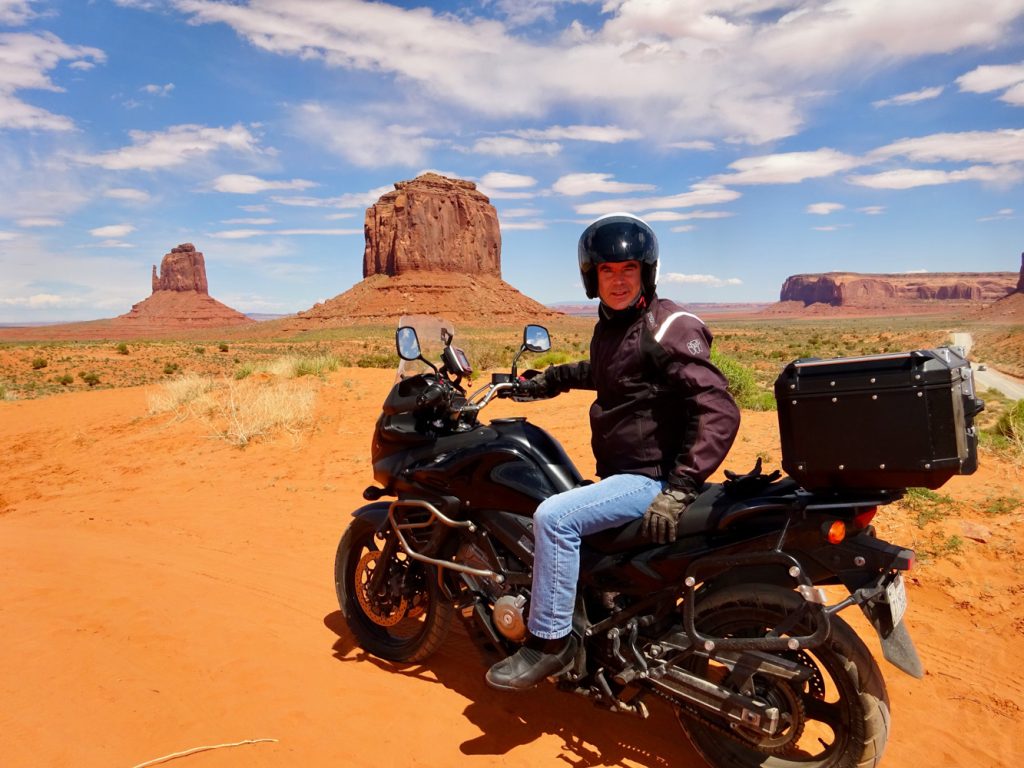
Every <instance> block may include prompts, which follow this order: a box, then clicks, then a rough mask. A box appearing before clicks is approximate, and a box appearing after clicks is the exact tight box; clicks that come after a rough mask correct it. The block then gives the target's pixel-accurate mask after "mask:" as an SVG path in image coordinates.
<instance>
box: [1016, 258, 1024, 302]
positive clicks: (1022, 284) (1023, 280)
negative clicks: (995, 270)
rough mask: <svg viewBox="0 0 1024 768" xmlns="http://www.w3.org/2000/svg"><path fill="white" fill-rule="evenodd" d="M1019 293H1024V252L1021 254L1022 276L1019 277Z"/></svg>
mask: <svg viewBox="0 0 1024 768" xmlns="http://www.w3.org/2000/svg"><path fill="white" fill-rule="evenodd" d="M1017 293H1024V253H1022V254H1021V255H1020V277H1018V278H1017Z"/></svg>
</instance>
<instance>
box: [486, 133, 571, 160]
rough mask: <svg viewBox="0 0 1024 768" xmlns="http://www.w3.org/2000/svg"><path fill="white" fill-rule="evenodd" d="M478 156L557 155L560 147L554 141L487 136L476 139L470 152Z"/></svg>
mask: <svg viewBox="0 0 1024 768" xmlns="http://www.w3.org/2000/svg"><path fill="white" fill-rule="evenodd" d="M470 151H471V152H475V153H477V154H479V155H497V156H500V157H505V156H509V155H512V156H516V157H518V156H522V155H548V156H549V157H551V156H554V155H557V154H558V153H559V152H561V151H562V145H561V144H559V143H558V142H556V141H529V140H527V139H517V138H512V137H510V136H488V137H486V138H483V139H477V140H476V141H475V142H474V143H473V146H472V148H471V150H470Z"/></svg>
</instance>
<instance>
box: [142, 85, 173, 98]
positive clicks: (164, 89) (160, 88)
mask: <svg viewBox="0 0 1024 768" xmlns="http://www.w3.org/2000/svg"><path fill="white" fill-rule="evenodd" d="M139 90H140V91H143V92H144V93H149V94H152V95H154V96H170V95H171V91H173V90H174V83H165V84H164V85H155V84H153V83H150V84H149V85H144V86H142V88H140V89H139Z"/></svg>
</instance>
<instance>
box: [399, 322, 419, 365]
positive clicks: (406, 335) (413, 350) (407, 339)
mask: <svg viewBox="0 0 1024 768" xmlns="http://www.w3.org/2000/svg"><path fill="white" fill-rule="evenodd" d="M395 346H396V347H398V356H399V357H400V358H402V359H403V360H419V359H420V339H419V337H418V336H417V335H416V329H415V328H413V327H412V326H411V325H405V326H402V327H401V328H399V329H398V330H397V331H395Z"/></svg>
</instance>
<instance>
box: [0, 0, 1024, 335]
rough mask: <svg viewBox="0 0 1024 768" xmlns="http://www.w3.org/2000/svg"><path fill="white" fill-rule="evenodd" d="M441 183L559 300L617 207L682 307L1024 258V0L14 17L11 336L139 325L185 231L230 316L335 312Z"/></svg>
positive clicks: (530, 278)
mask: <svg viewBox="0 0 1024 768" xmlns="http://www.w3.org/2000/svg"><path fill="white" fill-rule="evenodd" d="M425 170H434V171H438V172H441V173H445V174H448V175H455V176H459V177H461V178H466V179H471V180H473V181H475V182H477V184H478V185H479V186H480V188H481V189H482V190H483V191H484V192H485V193H486V194H488V195H489V196H490V197H491V200H492V202H493V203H494V205H495V206H496V208H497V209H498V214H499V219H500V221H501V224H502V238H503V247H502V271H503V276H504V278H505V279H506V280H507V281H508V282H510V283H512V284H513V285H514V286H516V287H517V288H519V289H520V290H522V291H524V292H525V293H527V294H528V295H530V296H532V297H534V298H536V299H538V300H540V301H543V302H546V303H553V302H562V301H577V300H580V299H582V297H583V292H582V287H581V285H580V282H579V276H578V273H577V271H576V265H575V249H576V240H577V238H578V236H579V233H580V232H581V231H582V229H583V227H584V226H585V224H586V223H587V222H588V221H590V220H592V219H593V218H595V217H596V216H598V215H600V214H602V213H607V212H612V211H616V210H628V211H632V212H634V213H637V214H640V215H643V216H644V217H645V218H647V219H648V221H650V222H651V224H652V226H654V228H655V230H656V231H657V232H658V235H659V239H660V242H661V250H662V270H661V273H662V282H661V287H660V292H661V293H662V294H663V295H667V296H670V297H672V298H676V299H678V300H681V301H683V302H687V301H689V302H704V301H714V302H731V301H772V300H775V299H777V298H778V292H779V289H780V287H781V285H782V282H783V280H784V279H785V278H786V276H788V275H790V274H796V273H801V272H824V271H832V270H848V271H861V272H918V271H956V270H969V271H1016V270H1017V269H1018V267H1019V265H1020V261H1019V258H1020V253H1021V251H1022V250H1024V226H1022V224H1024V196H1022V191H1024V184H1022V182H1024V0H986V1H985V2H983V3H965V2H963V0H885V1H884V2H883V1H882V0H605V2H603V3H601V2H589V1H588V0H487V1H486V2H479V3H460V2H444V3H433V4H431V5H420V4H417V3H415V2H400V3H387V2H376V3H367V2H360V1H359V0H234V1H233V2H226V1H225V0H166V1H165V2H158V1H157V0H91V1H89V2H86V1H85V0H74V1H72V0H67V1H66V2H62V1H59V0H55V1H53V2H45V1H44V0H0V173H2V176H3V183H2V185H0V322H36V321H44V320H84V319H93V318H99V317H112V316H114V315H118V314H122V313H123V312H126V311H127V310H128V309H129V308H130V306H131V304H132V303H134V302H136V301H139V300H141V299H143V298H145V297H146V296H147V295H148V294H149V291H150V282H149V279H150V265H152V264H154V263H155V264H159V262H160V259H161V257H162V256H163V254H165V253H167V252H168V251H169V250H170V249H171V248H172V247H173V246H175V245H177V244H178V243H182V242H192V243H195V245H196V246H197V248H198V249H199V250H201V251H203V252H204V253H205V254H206V261H207V272H208V276H209V283H210V293H211V294H212V295H213V296H214V297H216V298H218V299H220V300H221V301H224V302H225V303H227V304H229V305H231V306H233V307H235V308H237V309H239V310H242V311H245V312H270V313H282V312H294V311H299V310H302V309H306V308H309V307H310V306H312V305H313V304H314V303H315V302H317V301H322V300H324V299H328V298H330V297H332V296H335V295H337V294H339V293H341V292H343V291H345V290H347V289H348V288H350V287H351V286H352V285H353V284H354V283H356V282H358V281H359V280H360V279H361V278H362V252H363V231H362V224H363V214H364V211H365V208H366V207H367V206H368V205H369V204H371V203H372V202H373V201H374V200H376V198H377V197H379V195H381V194H382V193H383V192H385V191H387V190H389V189H391V188H392V185H393V183H394V182H395V181H400V180H403V179H411V178H413V177H415V176H416V175H418V174H419V173H421V172H423V171H425Z"/></svg>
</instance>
